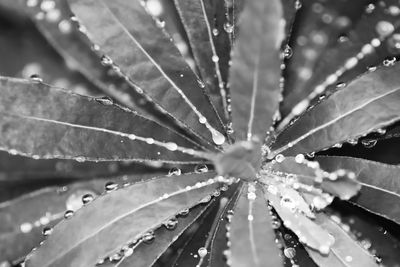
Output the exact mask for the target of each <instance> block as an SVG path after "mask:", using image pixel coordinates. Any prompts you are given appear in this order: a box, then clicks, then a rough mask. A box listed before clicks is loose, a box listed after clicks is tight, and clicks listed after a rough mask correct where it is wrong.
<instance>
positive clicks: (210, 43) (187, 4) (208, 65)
mask: <svg viewBox="0 0 400 267" xmlns="http://www.w3.org/2000/svg"><path fill="white" fill-rule="evenodd" d="M220 2H222V1H220ZM175 5H176V7H177V9H178V12H179V15H180V17H181V20H182V22H183V26H184V28H185V31H186V34H187V35H188V38H189V43H190V46H191V48H192V52H193V56H194V59H195V62H196V66H197V67H198V69H199V71H200V76H201V79H202V82H204V86H206V89H207V91H208V92H209V94H210V97H211V99H212V102H213V103H214V106H215V107H216V109H217V110H218V114H219V116H220V117H221V118H222V119H223V120H224V121H225V120H226V117H227V113H226V88H225V83H226V74H225V75H223V73H222V71H221V68H225V69H226V68H227V67H226V66H221V65H222V64H226V62H220V60H219V56H218V54H217V48H216V40H215V37H214V34H213V30H214V14H213V5H214V3H213V2H212V1H209V0H175ZM227 27H233V25H228V26H227ZM229 30H230V29H229ZM232 30H233V28H232ZM219 34H221V35H223V36H225V37H226V38H227V39H228V35H227V34H224V32H222V33H219ZM228 41H229V40H228ZM226 49H227V50H229V47H226ZM226 52H227V51H226ZM224 78H225V79H224Z"/></svg>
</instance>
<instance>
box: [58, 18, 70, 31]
mask: <svg viewBox="0 0 400 267" xmlns="http://www.w3.org/2000/svg"><path fill="white" fill-rule="evenodd" d="M58 29H59V30H60V32H61V33H63V34H68V33H70V32H71V31H72V26H71V23H70V22H69V21H68V20H62V21H60V23H58Z"/></svg>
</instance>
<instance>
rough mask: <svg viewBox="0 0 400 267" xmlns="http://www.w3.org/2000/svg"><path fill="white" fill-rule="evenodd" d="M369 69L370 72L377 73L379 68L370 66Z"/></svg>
mask: <svg viewBox="0 0 400 267" xmlns="http://www.w3.org/2000/svg"><path fill="white" fill-rule="evenodd" d="M367 69H368V71H369V72H373V71H376V69H377V67H376V66H368V67H367Z"/></svg>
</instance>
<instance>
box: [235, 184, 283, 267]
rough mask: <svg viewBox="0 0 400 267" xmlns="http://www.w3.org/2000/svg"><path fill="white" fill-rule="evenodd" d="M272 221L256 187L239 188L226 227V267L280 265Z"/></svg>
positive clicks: (250, 185)
mask: <svg viewBox="0 0 400 267" xmlns="http://www.w3.org/2000/svg"><path fill="white" fill-rule="evenodd" d="M271 226H272V218H271V215H270V210H269V208H268V206H267V203H266V201H265V199H264V197H263V193H262V191H261V189H260V188H255V187H254V185H252V184H249V185H246V186H243V188H242V191H241V195H240V197H239V200H238V203H237V205H236V207H235V208H234V213H233V217H232V222H231V223H230V225H229V227H230V228H229V231H228V234H229V235H228V236H229V241H230V246H229V250H230V252H229V255H228V264H229V265H230V266H233V267H238V266H266V265H267V266H282V265H283V259H282V258H281V257H280V256H279V249H278V247H277V246H276V243H275V239H276V237H275V232H274V230H273V229H272V227H271Z"/></svg>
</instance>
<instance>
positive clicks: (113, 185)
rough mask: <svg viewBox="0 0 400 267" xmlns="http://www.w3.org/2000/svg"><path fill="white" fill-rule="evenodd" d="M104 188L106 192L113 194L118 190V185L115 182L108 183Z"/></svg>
mask: <svg viewBox="0 0 400 267" xmlns="http://www.w3.org/2000/svg"><path fill="white" fill-rule="evenodd" d="M104 188H105V189H106V192H111V191H114V190H116V189H117V188H118V184H117V183H114V182H107V183H106V184H105V186H104Z"/></svg>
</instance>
